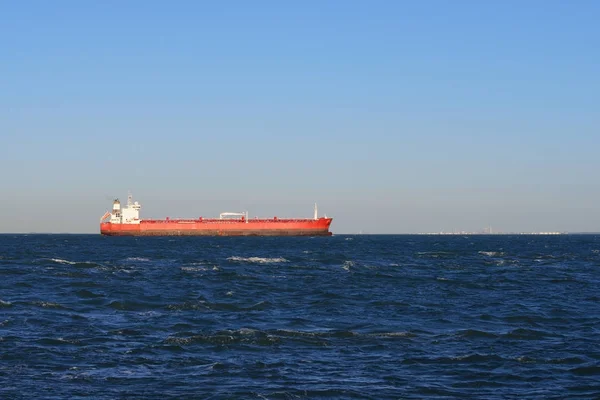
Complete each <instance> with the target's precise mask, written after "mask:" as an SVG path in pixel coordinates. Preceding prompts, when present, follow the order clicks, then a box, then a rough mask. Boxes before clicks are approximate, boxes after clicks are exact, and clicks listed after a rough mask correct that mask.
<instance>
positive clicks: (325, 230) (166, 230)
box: [100, 218, 332, 236]
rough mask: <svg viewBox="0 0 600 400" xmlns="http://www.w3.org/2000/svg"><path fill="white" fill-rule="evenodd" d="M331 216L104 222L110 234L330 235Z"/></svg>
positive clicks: (107, 233) (102, 229) (104, 232)
mask: <svg viewBox="0 0 600 400" xmlns="http://www.w3.org/2000/svg"><path fill="white" fill-rule="evenodd" d="M331 220H332V219H331V218H319V219H275V218H274V219H254V220H252V219H249V220H248V221H245V220H223V219H197V220H183V219H178V220H169V219H166V220H142V221H140V223H139V224H113V223H110V222H102V223H101V224H100V233H101V234H103V235H108V236H330V235H331V232H330V231H329V225H331Z"/></svg>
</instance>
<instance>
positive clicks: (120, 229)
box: [100, 194, 332, 236]
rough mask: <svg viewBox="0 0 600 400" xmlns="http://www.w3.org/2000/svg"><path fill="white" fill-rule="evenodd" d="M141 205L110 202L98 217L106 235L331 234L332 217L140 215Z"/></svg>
mask: <svg viewBox="0 0 600 400" xmlns="http://www.w3.org/2000/svg"><path fill="white" fill-rule="evenodd" d="M140 209H141V205H140V204H139V203H138V202H137V201H136V202H134V201H133V198H132V196H131V194H130V195H129V196H128V197H127V206H126V207H121V202H120V201H119V199H116V200H115V201H114V202H113V208H112V212H109V211H107V212H106V213H105V214H104V215H103V216H102V218H100V233H101V234H102V235H107V236H331V232H330V231H329V226H330V225H331V221H332V218H327V216H324V217H319V216H318V213H317V205H316V204H315V209H314V217H313V218H312V219H311V218H277V217H273V218H253V219H251V218H249V217H248V212H247V211H246V212H223V213H221V214H220V215H219V218H202V217H200V218H198V219H170V218H166V219H140Z"/></svg>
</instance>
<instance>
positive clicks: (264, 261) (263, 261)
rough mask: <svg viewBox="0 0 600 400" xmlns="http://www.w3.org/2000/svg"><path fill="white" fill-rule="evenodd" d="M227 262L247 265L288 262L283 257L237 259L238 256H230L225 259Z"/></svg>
mask: <svg viewBox="0 0 600 400" xmlns="http://www.w3.org/2000/svg"><path fill="white" fill-rule="evenodd" d="M227 260H228V261H234V262H249V263H254V264H271V263H284V262H288V260H286V259H285V258H283V257H272V258H268V257H238V256H232V257H229V258H227Z"/></svg>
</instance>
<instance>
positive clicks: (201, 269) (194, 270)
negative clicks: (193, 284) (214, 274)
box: [181, 267, 206, 272]
mask: <svg viewBox="0 0 600 400" xmlns="http://www.w3.org/2000/svg"><path fill="white" fill-rule="evenodd" d="M181 270H182V271H185V272H200V271H206V268H204V267H181Z"/></svg>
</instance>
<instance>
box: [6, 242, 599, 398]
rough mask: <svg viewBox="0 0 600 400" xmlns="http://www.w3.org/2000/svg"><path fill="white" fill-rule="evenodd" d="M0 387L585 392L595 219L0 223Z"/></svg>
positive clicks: (81, 392) (379, 393)
mask: <svg viewBox="0 0 600 400" xmlns="http://www.w3.org/2000/svg"><path fill="white" fill-rule="evenodd" d="M0 398H1V399H33V398H35V399H38V398H44V399H67V398H70V399H77V398H94V399H115V398H123V399H125V398H126V399H170V398H173V399H192V398H194V399H196V398H197V399H470V398H472V399H566V398H570V399H598V398H600V236H596V235H560V236H504V235H489V236H484V235H481V236H393V235H391V236H386V235H381V236H379V235H356V236H344V235H335V236H333V237H315V238H306V237H298V238H296V237H291V238H290V237H287V238H283V237H282V238H278V237H273V238H256V237H254V238H228V237H214V238H211V237H176V238H173V237H163V238H161V237H144V238H125V237H102V236H100V235H0Z"/></svg>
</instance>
